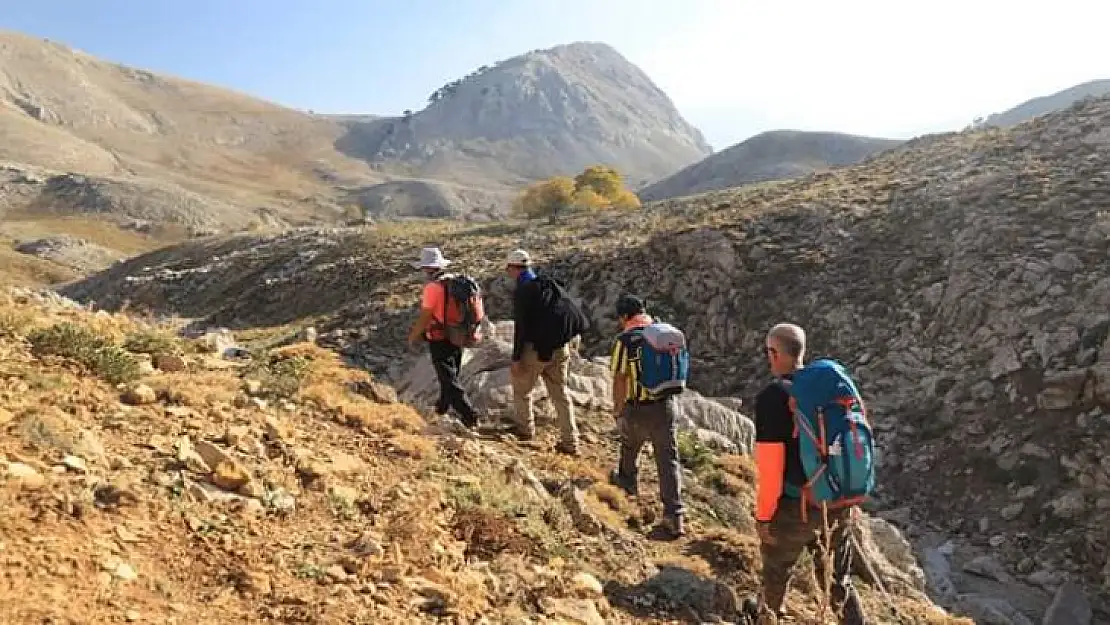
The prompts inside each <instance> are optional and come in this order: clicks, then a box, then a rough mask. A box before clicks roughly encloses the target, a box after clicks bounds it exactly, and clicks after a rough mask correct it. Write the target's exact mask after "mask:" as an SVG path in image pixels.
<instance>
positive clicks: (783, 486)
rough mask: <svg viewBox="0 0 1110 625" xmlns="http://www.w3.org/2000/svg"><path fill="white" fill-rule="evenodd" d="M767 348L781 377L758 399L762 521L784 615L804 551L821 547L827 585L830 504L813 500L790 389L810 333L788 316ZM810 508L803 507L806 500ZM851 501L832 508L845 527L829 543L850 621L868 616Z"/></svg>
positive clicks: (838, 593) (774, 600) (772, 592)
mask: <svg viewBox="0 0 1110 625" xmlns="http://www.w3.org/2000/svg"><path fill="white" fill-rule="evenodd" d="M763 352H764V354H765V355H766V357H767V364H768V366H769V368H770V369H771V373H772V375H774V376H775V379H774V380H773V381H772V382H771V383H770V384H768V385H767V386H766V387H765V388H764V389H763V390H762V391H760V393H759V395H757V396H756V399H755V440H756V442H755V454H754V455H755V461H756V471H757V473H758V479H757V484H756V514H755V517H756V521H757V523H756V525H757V527H758V530H759V538H760V543H761V551H762V555H763V599H764V605H765V606H766V607H767V608H768V609H769V610H770V611H771V612H773V613H775V614H776V616H778V615H781V614H782V609H783V600H784V599H785V597H786V593H787V589H788V587H789V584H790V571H791V568H792V567H793V566H794V563H795V562H796V561H797V560H798V557H799V556H800V555H801V554H802V552H803V551H806V550H810V551H812V552H813V553H814V563H815V565H816V568H817V576H818V582H819V584H820V586H819V587H823V585H824V580H823V579H822V577H823V569H824V567H823V560H822V558H821V555H820V550H819V549H818V547H817V545H816V539H817V537H818V533H819V532H821V531H822V530H823V526H824V524H823V520H822V510H821V509H820V508H816V507H812V505H811V504H808V503H807V502H806V499H805V496H804V495H805V492H806V486H807V476H806V472H805V469H804V468H803V466H802V459H801V449H800V447H799V444H798V438H797V435H796V434H795V432H796V428H795V425H794V415H793V411H792V409H791V403H790V393H789V388H790V384H791V379H792V377H793V375H794V373H795V372H796V371H798V370H799V369H801V368H802V367H803V366H804V361H805V353H806V333H805V330H803V329H802V328H801V327H800V326H797V325H795V324H793V323H780V324H778V325H776V326H774V327H773V328H771V330H770V331H769V332H768V333H767V337H766V339H765V341H764V345H763ZM804 506H806V507H808V509H807V510H804V511H803V507H804ZM850 515H851V508H840V509H836V510H833V509H829V510H828V519H829V526H830V527H832V526H833V525H834V524H835V525H837V531H835V532H834V533H833V535H832V536H831V537H829V538H828V539H827V540H826V541H825V542H826V544H828V543H831V545H832V548H833V549H834V551H835V552H836V555H835V557H834V561H835V568H836V569H837V571H836V572H835V573H834V585H833V586H834V587H833V591H834V597H833V598H834V600H835V601H836V602H837V603H836V604H834V605H839V603H840V602H845V603H846V609H845V611H844V612H845V615H844V620H843V621H842V622H843V623H851V624H853V625H859V624H862V623H863V622H864V619H863V611H862V608H861V607H860V605H859V599H858V597H857V596H856V593H855V590H854V589H852V588H851V585H850V583H842V582H843V581H844V580H846V579H847V578H846V577H845V576H844V575H842V572H843V571H844V567H845V566H847V565H848V563H850V562H851V559H852V558H851V557H850V555H853V554H858V550H853V552H848V551H846V549H849V548H850V547H851V545H852V538H851V535H850V533H849V529H848V523H849V521H850V518H851V517H850Z"/></svg>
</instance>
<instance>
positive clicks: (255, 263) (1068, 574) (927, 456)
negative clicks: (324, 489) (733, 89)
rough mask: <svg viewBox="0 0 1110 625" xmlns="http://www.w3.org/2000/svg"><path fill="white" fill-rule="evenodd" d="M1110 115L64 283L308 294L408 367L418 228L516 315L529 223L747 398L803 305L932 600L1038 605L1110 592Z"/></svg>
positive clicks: (108, 289) (311, 309)
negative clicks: (856, 399) (876, 448)
mask: <svg viewBox="0 0 1110 625" xmlns="http://www.w3.org/2000/svg"><path fill="white" fill-rule="evenodd" d="M1108 126H1110V98H1104V99H1099V100H1094V101H1087V102H1082V103H1079V104H1076V105H1074V106H1072V107H1070V108H1068V109H1066V110H1063V111H1059V112H1056V113H1051V114H1048V115H1045V116H1043V117H1040V118H1038V119H1036V120H1034V121H1032V122H1030V123H1028V124H1024V125H1021V126H1017V127H1013V128H1006V129H1002V128H992V129H986V130H982V131H974V132H971V131H969V132H963V133H949V134H943V135H936V136H929V137H923V138H919V139H915V140H912V141H909V142H906V143H904V144H903V145H901V146H898V147H896V148H893V149H891V150H888V151H886V152H884V153H883V154H880V155H878V156H876V157H874V158H872V159H870V160H869V161H868V162H866V163H863V164H859V165H855V166H848V167H843V168H839V169H836V170H833V171H831V172H826V173H818V174H813V175H810V176H808V177H806V178H803V179H795V180H789V181H783V182H777V183H773V184H767V185H758V186H751V187H742V188H739V189H730V190H723V191H716V192H710V193H706V194H702V195H700V196H696V197H691V198H679V199H675V200H667V201H663V202H657V203H655V204H652V205H649V206H648V208H647V209H645V210H643V211H639V212H636V213H632V214H621V213H602V214H597V215H578V216H569V217H567V218H566V219H565V220H563V221H561V222H559V223H556V224H553V225H548V224H539V223H520V222H508V223H502V224H497V225H495V226H493V225H491V226H461V225H457V224H455V225H452V224H442V225H440V226H437V227H421V228H410V229H397V228H392V229H384V230H383V229H377V228H374V227H368V228H359V229H336V230H319V229H308V230H301V231H295V232H289V233H286V234H285V235H282V236H281V237H276V238H274V237H241V238H235V239H219V240H211V241H205V242H196V243H193V244H190V245H188V246H182V247H176V248H170V249H164V250H160V251H158V252H155V253H153V254H148V255H145V256H141V257H138V258H136V259H133V260H131V261H128V262H125V263H121V264H119V265H117V266H115V267H113V268H111V269H109V270H107V271H105V272H103V273H101V274H99V275H97V276H94V277H92V278H90V279H88V280H86V281H83V282H81V283H78V284H75V285H73V286H72V287H70V288H68V289H67V290H66V291H65V292H66V293H67V294H69V295H72V296H74V297H76V298H78V299H81V300H88V299H93V300H96V301H97V303H98V305H101V306H104V307H107V308H109V309H113V308H116V307H118V306H121V305H123V304H124V303H127V304H128V305H129V306H132V307H138V308H136V309H139V308H142V307H146V308H149V309H151V310H154V311H175V312H178V313H179V314H182V315H185V316H187V317H197V318H203V319H207V321H208V322H211V323H222V324H228V325H233V326H239V327H250V326H267V325H271V324H275V323H298V322H304V321H305V320H312V322H313V323H315V324H316V325H317V326H318V327H319V329H320V330H321V332H322V333H323V334H322V336H326V337H327V338H328V340H329V341H330V344H332V345H334V346H336V348H338V349H340V350H341V351H343V352H344V353H345V354H347V355H348V356H349V357H350V358H352V359H353V360H354V361H356V362H360V363H362V364H363V365H365V366H367V367H368V368H370V369H371V370H373V371H375V372H376V373H378V374H380V375H384V376H387V377H389V378H390V379H400V378H399V377H398V376H399V375H400V374H401V373H403V372H400V371H396V365H395V363H396V361H397V358H398V354H400V353H401V350H402V345H403V337H404V332H405V329H406V327H407V324H408V323H409V322H410V321H411V319H412V306H413V305H414V304H415V301H416V299H415V298H416V293H417V292H418V285H419V281H418V277H417V276H415V275H414V272H412V271H410V270H409V269H408V266H407V262H408V261H409V260H410V259H411V258H412V257H413V255H414V254H415V253H416V252H417V250H418V249H419V248H420V247H421V246H423V245H442V246H444V248H445V251H446V253H447V254H448V256H450V257H454V258H457V259H458V260H459V261H460V264H459V267H460V268H461V269H463V270H467V271H470V272H473V273H475V274H477V275H479V276H482V277H483V278H484V279H485V284H486V286H487V296H488V299H489V310H490V311H491V314H493V315H495V316H501V317H503V316H504V315H506V314H507V311H508V305H507V301H508V298H507V293H508V291H507V286H508V285H507V284H506V279H505V278H504V277H503V276H501V275H500V273H501V270H502V265H501V258H502V257H503V254H504V253H505V251H506V250H509V249H513V248H516V247H524V248H526V249H529V250H532V251H533V252H534V254H535V255H536V256H537V257H538V258H540V259H541V262H542V266H543V267H544V269H546V270H548V271H551V272H553V273H555V274H556V275H558V276H560V277H562V278H563V279H564V280H565V281H566V282H567V283H568V285H569V288H570V290H571V292H572V294H574V295H575V296H576V297H579V298H581V300H582V302H583V307H584V309H585V310H586V311H587V313H588V314H589V316H590V317H591V319H592V321H593V327H592V328H591V330H590V331H589V333H588V335H587V337H586V339H587V340H586V345H587V346H588V348H587V353H592V354H595V355H599V356H604V355H605V352H606V348H607V337H608V336H609V335H610V334H611V332H612V331H613V330H614V328H615V325H614V321H613V320H612V318H611V310H612V306H613V303H614V301H615V298H616V297H617V296H618V295H619V293H620V292H621V291H623V290H628V291H633V292H638V293H640V294H642V295H644V296H646V297H647V299H648V301H649V302H650V303H651V304H652V305H653V307H654V309H655V310H656V311H657V312H659V313H660V314H662V315H663V316H664V317H666V318H669V319H674V320H676V321H677V322H678V323H680V324H681V325H682V326H683V327H684V328H685V329H686V330H687V331H688V333H689V335H690V336H691V337H692V341H693V345H694V350H695V351H694V358H695V360H694V367H695V368H694V379H693V383H694V385H695V388H697V389H698V390H699V391H701V392H703V393H706V394H708V395H712V396H730V395H735V396H739V397H740V398H751V397H753V396H754V393H755V391H757V390H758V388H759V387H760V386H761V385H762V384H763V383H765V381H766V373H765V365H764V363H763V360H762V354H761V353H760V344H761V343H760V341H761V340H762V338H763V335H764V333H765V332H766V331H767V329H768V328H769V327H770V326H771V325H773V324H774V323H776V322H778V321H782V320H792V321H795V322H798V323H800V324H802V325H803V326H805V327H806V328H807V330H808V332H809V334H810V337H811V339H810V340H811V343H812V345H811V353H812V354H813V355H815V356H816V355H822V354H832V355H834V356H836V357H839V358H841V359H843V360H844V361H845V362H846V363H847V364H848V365H849V366H850V367H851V369H852V370H853V371H854V373H855V375H856V376H857V377H858V379H859V381H860V383H861V384H862V386H863V389H864V392H865V395H866V397H867V398H868V401H869V403H870V406H871V410H872V414H873V418H874V420H875V423H876V427H877V428H878V431H879V441H880V444H881V448H882V452H883V456H882V468H881V471H882V473H881V480H880V482H881V485H882V486H881V491H880V500H881V504H880V505H881V508H882V509H883V511H884V512H883V514H884V515H887V516H888V518H891V519H892V520H894V522H896V523H897V524H899V525H900V526H901V527H902V528H903V529H905V531H907V532H908V534H909V535H910V536H911V537H912V538H913V539H914V541H915V544H916V545H917V547H918V549H919V552H918V553H919V556H920V557H921V559H922V561H923V562H924V566H925V569H926V573H927V575H928V576H929V578H930V583H931V588H932V591H933V592H934V596H935V597H937V599H938V601H941V602H942V603H943V604H944V605H948V606H954V607H957V608H958V609H959V610H961V611H963V612H965V613H969V614H979V615H980V617H981V618H987V617H985V616H982V615H983V614H994V613H999V614H1008V615H1010V616H1007V617H1006V618H1009V619H1010V621H1009V622H1015V623H1022V622H1024V621H1022V620H1021V619H1030V618H1040V613H1041V612H1042V611H1043V610H1044V609H1045V608H1046V607H1047V605H1048V604H1049V602H1050V600H1051V598H1052V596H1053V593H1057V592H1064V591H1063V590H1061V589H1069V588H1073V586H1071V585H1069V584H1077V585H1079V587H1081V588H1083V589H1084V592H1085V593H1086V594H1087V595H1088V596H1089V597H1090V598H1091V602H1092V604H1093V605H1094V610H1095V611H1096V614H1100V615H1102V618H1106V614H1107V613H1106V609H1107V607H1106V606H1107V599H1108V590H1110V578H1108V577H1107V576H1108V575H1110V565H1108V564H1107V562H1108V556H1110V535H1108V533H1107V532H1108V530H1107V528H1106V526H1105V524H1104V523H1103V522H1102V518H1103V516H1104V510H1105V509H1106V507H1107V506H1108V505H1110V503H1108V502H1107V501H1104V500H1105V499H1106V495H1105V492H1106V487H1107V484H1108V483H1110V482H1108V480H1110V473H1107V471H1106V467H1105V466H1104V464H1103V463H1102V462H1101V460H1100V459H1101V458H1103V457H1105V456H1106V455H1107V453H1108V452H1110V449H1107V448H1106V444H1105V440H1104V439H1105V437H1104V436H1101V435H1100V433H1102V432H1104V430H1105V429H1106V428H1107V427H1110V390H1108V389H1110V369H1107V363H1108V362H1110V351H1108V350H1110V341H1108V340H1107V336H1108V334H1110V332H1108V331H1107V327H1110V318H1108V316H1107V312H1106V311H1107V310H1110V273H1108V267H1110V264H1108V263H1107V262H1106V261H1107V254H1108V253H1110V243H1108V241H1110V220H1108V217H1107V214H1106V211H1105V206H1106V204H1107V202H1110V186H1108V184H1107V182H1108V181H1110V135H1108V134H1107V130H1106V128H1107V127H1108ZM231 294H233V295H231ZM391 370H392V371H391ZM953 511H958V513H953ZM1069 580H1070V581H1069ZM1069 592H1070V591H1069ZM1015 615H1016V616H1015ZM998 622H1007V621H998Z"/></svg>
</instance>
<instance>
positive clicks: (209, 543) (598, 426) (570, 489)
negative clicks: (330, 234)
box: [0, 291, 970, 625]
mask: <svg viewBox="0 0 1110 625" xmlns="http://www.w3.org/2000/svg"><path fill="white" fill-rule="evenodd" d="M175 329H176V328H175V327H174V326H173V325H151V324H149V323H146V322H143V321H141V320H138V319H135V318H128V317H126V316H123V315H110V314H106V313H103V312H100V313H93V312H92V311H89V310H84V309H82V308H81V307H79V306H76V305H75V304H73V303H72V302H69V301H66V300H63V299H60V298H57V297H56V296H49V295H46V296H44V295H40V294H38V293H34V292H28V291H18V292H13V293H12V294H11V295H8V294H5V295H4V296H3V297H2V298H0V356H2V359H3V363H4V365H3V376H2V377H0V397H2V398H3V407H2V408H0V433H2V436H0V504H2V505H0V547H2V549H3V554H4V556H3V564H4V573H5V580H6V584H5V585H4V588H3V589H0V619H2V620H3V622H5V623H32V622H34V623H44V622H97V623H114V622H131V623H134V622H139V623H148V622H149V623H175V622H182V623H184V622H190V623H258V622H283V623H320V624H333V623H334V624H339V623H355V624H363V623H365V624H370V623H375V624H378V623H381V624H394V623H395V624H401V623H404V624H410V623H445V622H446V623H537V624H544V623H550V624H552V625H554V624H556V623H579V624H583V625H601V624H604V623H614V624H623V623H645V624H655V625H663V624H678V623H690V622H736V621H738V620H739V619H740V614H739V610H740V609H741V605H742V602H743V600H744V599H745V598H746V597H748V596H749V595H750V594H751V593H752V592H753V591H754V590H755V589H756V588H757V587H758V586H757V580H756V577H755V574H754V571H757V570H758V567H759V555H758V553H759V552H758V548H757V543H756V540H755V537H754V535H753V532H752V529H753V519H752V518H751V506H752V501H751V498H752V479H753V472H752V467H751V465H750V463H749V462H748V460H747V459H746V458H745V457H743V456H736V455H728V454H718V453H716V452H713V451H711V450H710V449H709V448H708V447H705V446H702V445H700V444H699V443H697V442H696V441H695V440H691V439H686V438H684V439H683V440H684V444H683V450H684V451H683V454H682V458H683V462H684V464H686V467H687V479H686V492H687V497H688V500H689V503H690V507H691V510H692V517H691V530H692V531H691V535H689V536H687V537H685V538H682V539H679V540H677V541H668V540H660V539H659V538H657V537H656V536H655V535H654V534H653V532H652V530H651V525H652V524H653V523H654V520H653V516H654V514H655V511H656V510H657V509H658V506H659V503H658V501H657V500H656V499H655V498H654V496H653V495H652V494H651V493H653V492H654V490H655V487H654V485H652V484H651V482H653V481H654V477H653V476H652V473H653V471H652V470H651V469H650V468H649V467H647V466H646V464H650V463H645V469H647V470H646V471H645V476H644V480H645V481H646V482H648V483H647V484H644V489H643V492H644V493H645V494H643V495H641V496H639V497H637V498H629V497H626V496H625V495H624V494H623V493H622V492H621V491H619V490H617V489H614V488H612V487H610V486H608V485H607V484H606V483H605V480H604V475H605V471H606V470H607V468H608V467H609V466H610V464H611V462H612V458H613V454H614V453H615V441H614V440H613V439H612V438H611V437H610V435H609V430H610V429H611V421H609V420H608V418H607V415H603V414H601V413H599V412H598V411H597V410H596V408H595V409H592V410H591V409H590V408H589V406H588V405H584V406H582V412H581V413H580V414H581V424H582V425H581V428H582V432H583V441H584V446H583V456H582V457H581V458H578V459H574V460H568V459H567V458H565V457H562V456H561V455H559V454H556V453H554V452H552V451H551V446H552V445H553V443H554V440H553V439H552V438H551V435H552V432H551V431H550V428H547V427H546V426H545V427H544V428H543V429H542V430H541V440H539V441H538V442H537V443H536V444H533V445H523V446H522V445H519V444H517V443H514V442H513V439H512V438H505V437H503V436H501V435H500V434H498V433H497V431H496V428H491V429H489V430H488V431H485V432H483V433H482V434H481V436H480V437H478V436H474V435H469V436H463V435H459V434H457V433H455V432H453V431H452V430H451V429H450V428H446V427H444V425H445V424H439V423H436V422H427V421H425V420H424V418H422V417H421V415H420V414H419V413H418V412H417V411H416V410H414V409H413V408H411V407H409V406H406V405H404V404H400V403H397V396H396V394H395V393H394V392H393V390H392V389H391V388H390V387H389V386H386V385H384V384H381V383H380V382H378V381H376V380H374V379H372V378H371V377H370V376H368V375H367V374H366V373H365V372H362V371H358V370H355V369H351V368H349V367H347V366H345V365H344V364H343V363H342V362H341V360H340V359H339V358H338V357H337V355H336V354H335V353H334V352H331V351H328V350H325V349H322V348H320V347H318V346H317V345H314V344H313V340H314V337H313V333H312V332H311V330H307V331H305V332H300V333H298V334H297V335H296V336H289V335H285V334H282V333H281V332H278V333H276V334H275V333H271V334H263V333H257V332H256V333H252V334H251V335H250V336H249V337H244V338H246V339H249V340H247V341H246V342H244V343H238V342H236V340H235V337H234V336H232V335H231V334H230V333H227V332H222V331H212V332H199V333H192V334H190V336H192V337H193V338H181V337H179V336H178V335H177V333H176V332H175ZM510 332H511V330H510ZM499 344H500V346H501V347H500V349H508V345H507V344H505V343H504V342H500V343H499ZM574 367H575V370H576V371H589V370H591V368H592V369H598V368H599V366H598V365H597V364H596V363H590V362H589V361H586V360H583V359H578V358H575V359H574ZM600 369H601V371H602V372H604V367H600ZM421 372H422V370H421V369H420V367H419V365H418V366H417V367H415V368H414V369H413V371H412V372H411V373H410V375H409V376H408V379H409V380H410V381H413V382H416V381H419V380H420V379H421ZM425 377H426V376H425ZM413 388H415V387H413V385H410V391H412V390H413ZM409 394H410V395H411V394H412V393H411V392H410V393H409ZM588 395H589V393H587V394H586V396H587V397H588ZM540 405H541V407H543V404H542V403H541V404H540ZM491 425H494V424H491ZM861 538H862V539H863V540H864V545H865V548H866V549H867V553H868V554H869V558H871V559H872V562H873V563H874V565H875V566H876V567H877V569H876V572H877V573H878V575H879V576H880V578H881V579H882V580H883V582H884V583H885V584H886V587H887V588H888V589H889V592H890V595H889V596H886V597H884V596H882V595H879V594H878V593H875V592H872V591H870V590H869V589H868V588H867V587H864V588H863V589H862V592H863V598H864V601H865V605H866V607H867V609H868V611H869V614H870V615H871V616H872V618H878V619H880V621H879V622H898V623H906V624H921V625H969V623H970V622H969V621H967V620H965V619H958V618H953V617H950V616H948V615H946V614H945V613H944V612H942V611H941V610H938V609H937V608H935V607H933V606H931V605H930V604H929V602H928V601H927V599H926V598H925V597H924V596H923V595H922V594H921V592H920V587H921V586H923V575H922V572H921V570H920V569H919V568H918V567H916V566H915V565H914V564H913V561H912V557H911V555H910V554H909V551H908V545H907V544H906V543H905V542H904V541H903V540H902V539H901V538H900V537H899V535H898V532H897V531H896V530H894V529H893V527H892V526H891V525H890V524H889V523H887V522H884V521H882V520H879V519H869V520H868V521H867V522H866V523H865V525H864V529H863V532H862V534H861ZM807 574H808V577H807ZM788 610H789V611H790V612H791V613H792V616H793V617H794V619H795V621H796V622H804V623H819V622H824V621H821V620H819V619H818V618H817V617H816V614H817V612H818V605H817V603H816V602H815V600H814V583H813V577H812V570H811V568H809V567H806V568H805V570H803V571H802V572H801V575H800V576H799V579H798V580H797V581H796V582H795V584H794V585H793V587H792V592H791V594H790V597H789V601H788Z"/></svg>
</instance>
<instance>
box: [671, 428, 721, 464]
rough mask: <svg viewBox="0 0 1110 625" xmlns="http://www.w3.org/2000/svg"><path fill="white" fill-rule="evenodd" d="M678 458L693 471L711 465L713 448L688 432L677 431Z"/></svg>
mask: <svg viewBox="0 0 1110 625" xmlns="http://www.w3.org/2000/svg"><path fill="white" fill-rule="evenodd" d="M678 460H679V462H681V463H682V464H683V466H685V467H686V468H688V469H690V470H691V471H694V472H695V473H696V472H698V471H700V470H702V469H704V468H706V467H710V466H712V465H713V463H714V462H713V450H712V449H710V448H709V447H708V446H707V445H705V444H704V443H702V442H701V441H700V440H698V437H697V436H695V435H694V434H692V433H690V432H686V431H683V432H679V433H678Z"/></svg>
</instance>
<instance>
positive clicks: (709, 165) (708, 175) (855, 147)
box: [636, 130, 901, 202]
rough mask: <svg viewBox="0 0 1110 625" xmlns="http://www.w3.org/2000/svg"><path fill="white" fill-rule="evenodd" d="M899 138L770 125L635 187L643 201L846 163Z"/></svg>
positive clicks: (789, 175)
mask: <svg viewBox="0 0 1110 625" xmlns="http://www.w3.org/2000/svg"><path fill="white" fill-rule="evenodd" d="M899 143H901V142H900V141H897V140H894V139H876V138H873V137H860V136H856V135H848V134H843V133H838V132H803V131H798V130H772V131H770V132H764V133H760V134H758V135H756V136H754V137H751V138H750V139H746V140H744V141H742V142H740V143H737V144H736V145H734V146H732V147H730V148H728V149H726V150H722V151H720V152H717V153H715V154H712V155H710V156H707V157H706V158H705V159H703V160H701V161H699V162H697V163H694V164H693V165H690V166H689V167H686V168H685V169H683V170H681V171H679V172H677V173H675V174H673V175H671V176H668V177H666V178H664V179H662V180H659V181H657V182H653V183H652V184H650V185H648V186H647V187H644V188H643V189H641V190H639V191H637V193H636V194H637V195H638V196H640V199H641V200H643V201H645V202H650V201H655V200H662V199H667V198H674V197H680V196H684V195H695V194H698V193H704V192H706V191H717V190H720V189H728V188H731V187H739V186H741V185H745V184H749V183H753V182H763V181H767V180H783V179H787V178H796V177H798V176H804V175H806V174H810V173H813V172H816V171H824V170H827V169H829V168H831V167H839V166H842V165H851V164H854V163H858V162H859V161H862V160H863V159H865V158H867V157H869V156H871V155H873V154H875V153H878V152H881V151H883V150H886V149H889V148H892V147H894V146H896V145H898V144H899Z"/></svg>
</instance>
